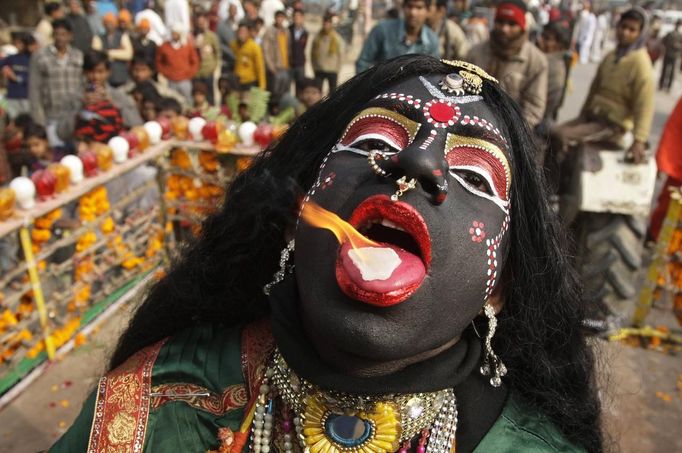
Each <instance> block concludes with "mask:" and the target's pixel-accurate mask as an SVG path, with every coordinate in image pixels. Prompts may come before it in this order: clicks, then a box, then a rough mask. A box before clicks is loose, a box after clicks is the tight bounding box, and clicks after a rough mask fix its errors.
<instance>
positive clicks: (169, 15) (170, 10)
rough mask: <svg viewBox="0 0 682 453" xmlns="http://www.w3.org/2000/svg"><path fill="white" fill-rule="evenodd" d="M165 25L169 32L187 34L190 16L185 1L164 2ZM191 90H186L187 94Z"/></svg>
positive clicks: (170, 0)
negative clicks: (174, 31) (177, 31)
mask: <svg viewBox="0 0 682 453" xmlns="http://www.w3.org/2000/svg"><path fill="white" fill-rule="evenodd" d="M164 11H165V20H164V22H165V24H166V27H168V28H170V29H171V30H173V29H175V30H179V31H180V32H182V33H185V34H186V33H189V32H190V30H191V28H190V14H189V4H188V3H187V0H166V3H165V5H164ZM189 91H191V88H189V89H188V93H189Z"/></svg>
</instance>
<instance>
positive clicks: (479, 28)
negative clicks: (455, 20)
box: [461, 11, 490, 46]
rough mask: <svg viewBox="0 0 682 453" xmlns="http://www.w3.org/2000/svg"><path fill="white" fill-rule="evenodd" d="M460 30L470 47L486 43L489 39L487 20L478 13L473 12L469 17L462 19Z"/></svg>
mask: <svg viewBox="0 0 682 453" xmlns="http://www.w3.org/2000/svg"><path fill="white" fill-rule="evenodd" d="M461 24H462V29H463V30H464V34H465V35H466V37H467V41H469V44H471V45H472V46H475V45H477V44H480V43H482V42H486V41H488V39H490V32H489V27H488V19H486V17H485V15H484V14H483V13H482V12H480V11H474V12H473V14H472V15H471V17H468V18H466V19H463V20H462V22H461Z"/></svg>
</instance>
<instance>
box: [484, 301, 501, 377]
mask: <svg viewBox="0 0 682 453" xmlns="http://www.w3.org/2000/svg"><path fill="white" fill-rule="evenodd" d="M483 311H484V312H485V316H486V317H487V318H488V334H487V335H486V336H485V340H484V348H485V351H484V352H483V353H484V354H485V355H484V357H483V365H481V374H482V375H483V376H490V385H492V386H493V387H499V386H500V385H501V384H502V376H504V375H506V374H507V367H506V366H504V363H502V361H501V360H500V358H499V357H498V356H497V354H495V352H494V351H493V347H492V345H491V342H492V339H493V335H495V330H496V329H497V318H496V317H495V309H494V308H493V307H492V305H490V304H488V303H486V304H485V305H484V306H483Z"/></svg>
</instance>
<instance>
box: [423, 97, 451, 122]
mask: <svg viewBox="0 0 682 453" xmlns="http://www.w3.org/2000/svg"><path fill="white" fill-rule="evenodd" d="M429 113H430V114H431V118H433V119H434V120H435V121H438V122H439V123H447V122H448V121H450V120H451V119H452V118H453V117H454V116H455V109H454V108H453V107H452V106H450V105H448V104H446V103H444V102H437V103H435V104H433V105H432V106H431V108H430V109H429Z"/></svg>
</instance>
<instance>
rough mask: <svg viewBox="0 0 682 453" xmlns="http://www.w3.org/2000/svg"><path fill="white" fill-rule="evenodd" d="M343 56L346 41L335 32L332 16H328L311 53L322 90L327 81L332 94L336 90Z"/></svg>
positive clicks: (316, 77) (323, 22) (316, 37)
mask: <svg viewBox="0 0 682 453" xmlns="http://www.w3.org/2000/svg"><path fill="white" fill-rule="evenodd" d="M343 54H344V41H343V39H341V36H339V34H338V33H337V32H336V30H334V26H333V25H332V16H331V15H326V16H324V18H323V19H322V29H321V30H320V32H319V33H318V34H317V35H316V36H315V38H314V39H313V46H312V49H311V51H310V60H311V63H312V65H313V71H314V72H315V79H317V80H318V82H319V86H320V89H322V87H323V84H324V81H325V80H326V81H327V84H328V85H329V91H330V92H331V91H333V90H335V89H336V82H337V80H338V76H339V71H341V64H342V62H343Z"/></svg>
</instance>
